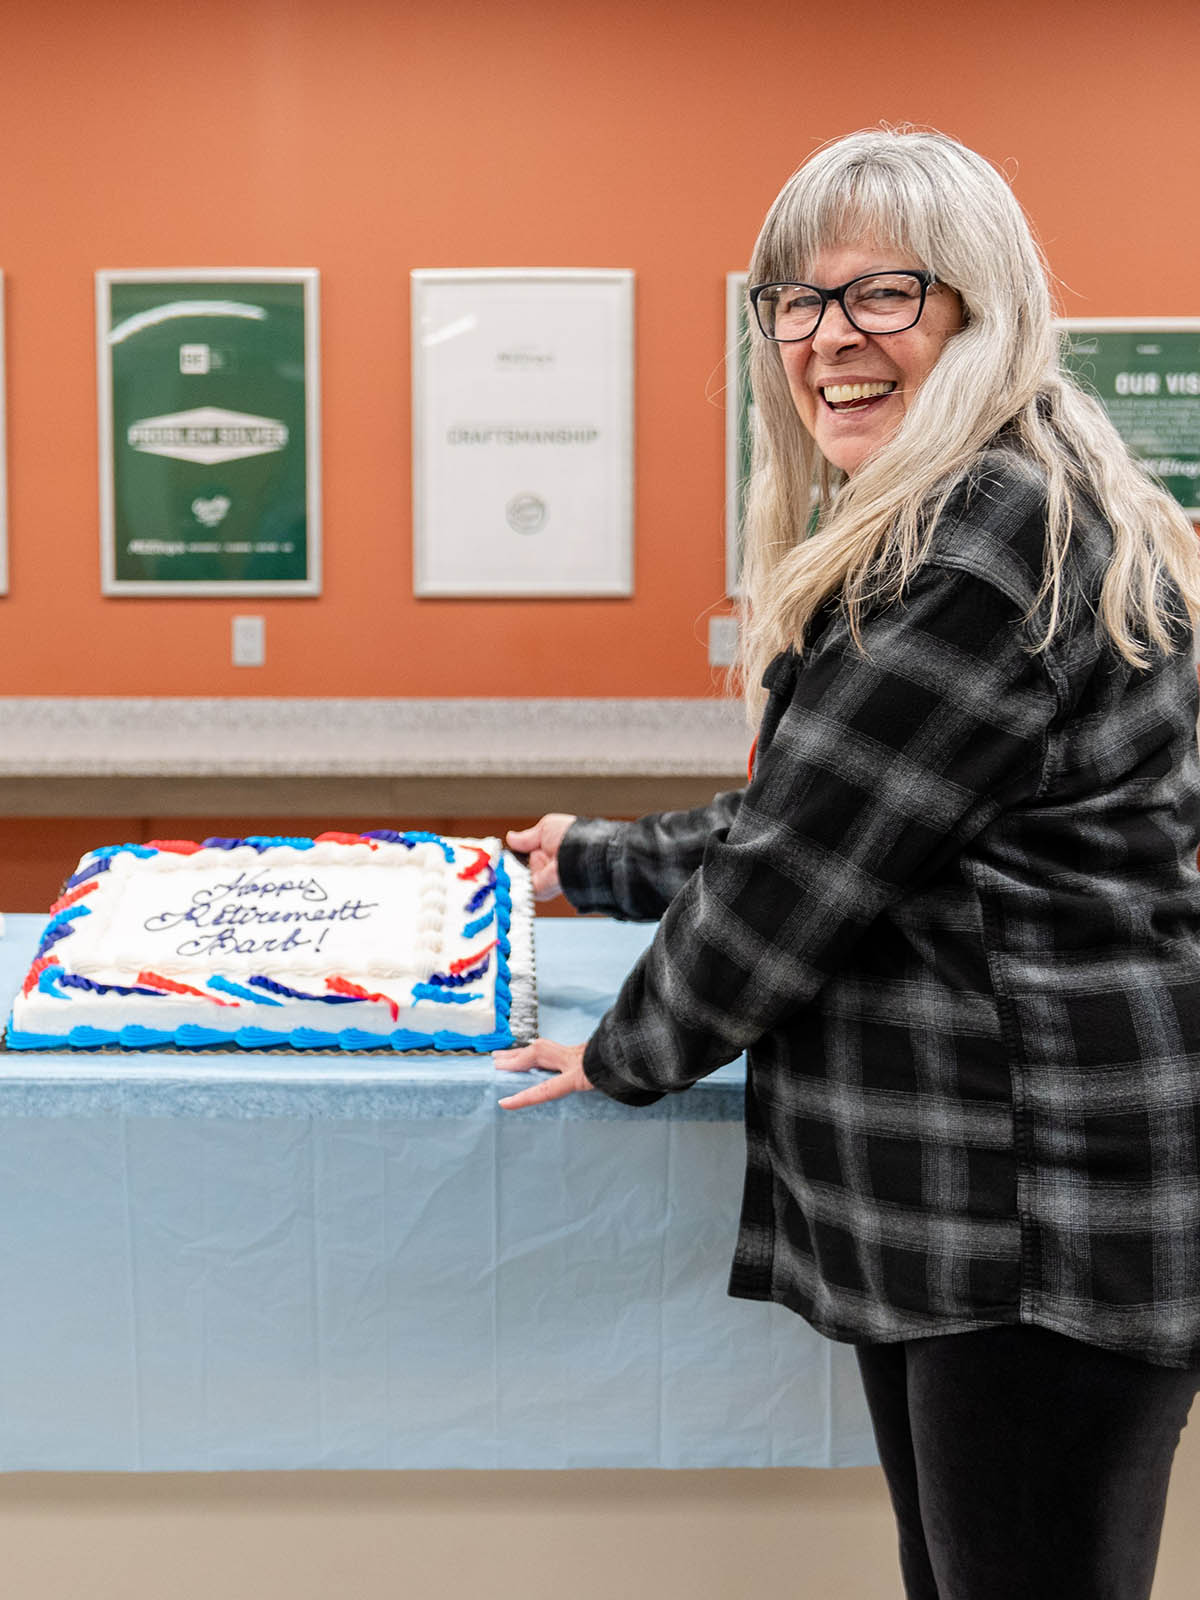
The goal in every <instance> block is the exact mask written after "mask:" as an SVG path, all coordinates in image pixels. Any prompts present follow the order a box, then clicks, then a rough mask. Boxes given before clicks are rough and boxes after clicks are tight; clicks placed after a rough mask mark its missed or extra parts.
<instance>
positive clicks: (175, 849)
mask: <svg viewBox="0 0 1200 1600" xmlns="http://www.w3.org/2000/svg"><path fill="white" fill-rule="evenodd" d="M146 848H147V850H165V851H166V852H167V854H168V855H172V856H194V855H195V854H196V851H197V850H201V849H203V846H202V845H198V844H197V843H196V841H195V840H194V839H151V840H150V843H149V844H148V845H147V846H146Z"/></svg>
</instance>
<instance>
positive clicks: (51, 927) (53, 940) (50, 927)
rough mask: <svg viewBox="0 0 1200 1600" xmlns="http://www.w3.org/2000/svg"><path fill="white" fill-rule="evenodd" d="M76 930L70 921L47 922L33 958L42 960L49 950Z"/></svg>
mask: <svg viewBox="0 0 1200 1600" xmlns="http://www.w3.org/2000/svg"><path fill="white" fill-rule="evenodd" d="M74 932H75V929H74V928H73V927H72V926H71V924H70V923H69V922H48V923H47V924H46V928H45V931H44V932H43V934H42V937H41V939H40V941H39V942H38V947H37V949H36V950H35V951H34V954H33V959H34V960H35V961H40V960H41V958H42V957H43V956H44V955H45V954H46V951H47V950H50V949H52V948H53V946H54V945H56V944H57V943H58V941H59V940H60V939H65V938H67V937H68V936H69V935H70V934H72V933H74Z"/></svg>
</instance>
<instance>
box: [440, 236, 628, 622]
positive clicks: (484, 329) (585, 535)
mask: <svg viewBox="0 0 1200 1600" xmlns="http://www.w3.org/2000/svg"><path fill="white" fill-rule="evenodd" d="M411 284H412V351H413V359H412V383H413V423H412V449H413V588H414V592H415V594H416V595H417V596H418V597H420V598H436V597H444V596H463V597H469V596H480V597H483V596H504V597H514V598H515V597H522V596H529V597H542V596H545V597H550V596H559V597H561V596H575V595H587V596H627V595H629V594H631V593H632V592H633V287H634V275H633V273H632V271H629V270H626V269H616V268H613V269H609V268H597V269H582V268H579V269H576V268H536V269H534V268H531V269H521V270H517V269H507V268H455V269H450V268H447V269H434V268H429V269H418V270H415V271H414V272H413V273H412V275H411Z"/></svg>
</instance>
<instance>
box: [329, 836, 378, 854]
mask: <svg viewBox="0 0 1200 1600" xmlns="http://www.w3.org/2000/svg"><path fill="white" fill-rule="evenodd" d="M313 843H314V844H366V845H370V847H371V849H372V850H378V849H379V845H378V844H377V843H376V841H375V840H374V839H364V838H363V836H362V834H361V833H318V834H317V835H316V837H315V838H314V839H313Z"/></svg>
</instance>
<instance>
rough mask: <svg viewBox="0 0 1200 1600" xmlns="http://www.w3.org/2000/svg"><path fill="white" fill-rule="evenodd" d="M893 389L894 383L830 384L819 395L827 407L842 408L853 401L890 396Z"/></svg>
mask: <svg viewBox="0 0 1200 1600" xmlns="http://www.w3.org/2000/svg"><path fill="white" fill-rule="evenodd" d="M895 387H896V385H895V384H894V383H830V384H826V385H825V387H824V388H823V389H822V390H821V393H822V394H823V395H824V396H825V403H826V404H827V405H831V406H844V405H850V404H851V403H852V402H853V401H855V400H874V399H876V398H877V397H878V396H879V395H884V394H891V392H892V390H893V389H894V388H895Z"/></svg>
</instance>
